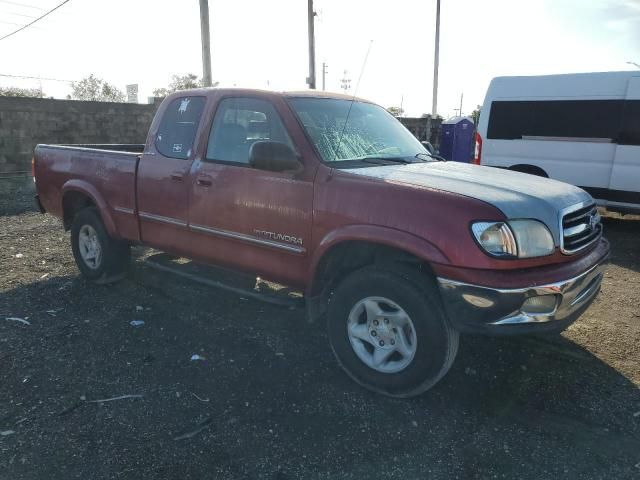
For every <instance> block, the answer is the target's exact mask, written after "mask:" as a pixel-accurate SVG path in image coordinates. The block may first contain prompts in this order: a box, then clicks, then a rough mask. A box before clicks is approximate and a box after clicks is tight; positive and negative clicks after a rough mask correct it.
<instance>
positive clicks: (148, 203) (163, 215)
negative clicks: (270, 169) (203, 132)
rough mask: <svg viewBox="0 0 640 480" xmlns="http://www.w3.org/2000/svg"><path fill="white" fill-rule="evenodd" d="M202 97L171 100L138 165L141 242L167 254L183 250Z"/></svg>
mask: <svg viewBox="0 0 640 480" xmlns="http://www.w3.org/2000/svg"><path fill="white" fill-rule="evenodd" d="M205 102H206V98H205V97H194V96H185V97H178V98H175V99H174V100H172V101H171V102H170V103H169V105H168V106H167V108H166V109H165V110H164V112H163V113H162V119H161V120H160V123H159V126H158V128H157V131H155V132H152V133H153V135H152V136H153V141H151V142H150V143H151V144H150V145H147V151H145V153H144V154H143V155H142V158H141V159H140V164H139V166H138V184H137V189H138V190H137V198H138V215H139V218H140V234H141V238H142V241H143V242H144V243H145V244H146V245H150V246H153V247H156V248H159V249H161V250H166V251H169V252H172V253H183V252H187V251H188V245H189V231H188V228H187V224H188V220H189V215H188V210H189V169H190V167H191V164H192V162H193V157H194V153H193V150H194V140H195V136H196V132H197V130H198V126H199V124H200V118H201V117H202V111H203V109H204V106H205Z"/></svg>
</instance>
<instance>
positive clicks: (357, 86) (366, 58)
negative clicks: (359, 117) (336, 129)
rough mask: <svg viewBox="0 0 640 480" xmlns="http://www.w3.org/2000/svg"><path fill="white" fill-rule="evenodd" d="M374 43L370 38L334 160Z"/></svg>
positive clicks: (334, 153)
mask: <svg viewBox="0 0 640 480" xmlns="http://www.w3.org/2000/svg"><path fill="white" fill-rule="evenodd" d="M372 44H373V40H369V46H368V47H367V54H366V55H365V56H364V61H363V62H362V68H360V75H358V82H357V83H356V89H355V90H354V91H353V96H352V97H351V103H349V110H347V117H346V118H345V119H344V125H342V131H341V132H340V136H339V137H338V145H337V146H336V149H335V150H334V152H333V159H334V160H335V159H336V158H338V151H339V150H340V144H341V143H342V136H343V135H344V131H345V129H346V128H347V122H348V121H349V115H351V107H353V102H355V100H356V95H357V94H358V88H360V80H362V74H363V73H364V67H365V66H366V65H367V60H368V59H369V52H370V51H371V45H372ZM345 73H346V72H345ZM345 77H346V75H345ZM345 91H346V90H345Z"/></svg>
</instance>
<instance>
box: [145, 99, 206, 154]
mask: <svg viewBox="0 0 640 480" xmlns="http://www.w3.org/2000/svg"><path fill="white" fill-rule="evenodd" d="M205 100H206V99H205V97H178V98H175V99H173V100H172V101H171V103H170V104H169V106H168V107H167V109H166V110H165V111H164V114H163V116H162V120H161V121H160V128H159V129H158V134H157V135H156V148H157V149H158V151H159V152H160V153H161V154H162V155H164V156H165V157H171V158H181V159H186V158H189V157H190V156H191V150H192V149H193V141H194V140H195V138H196V132H197V131H198V125H199V124H200V117H201V116H202V110H203V109H204V104H205Z"/></svg>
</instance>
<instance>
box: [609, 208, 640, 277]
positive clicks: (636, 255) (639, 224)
mask: <svg viewBox="0 0 640 480" xmlns="http://www.w3.org/2000/svg"><path fill="white" fill-rule="evenodd" d="M613 215H614V214H608V215H607V216H606V217H603V219H602V221H603V223H604V236H605V237H606V238H608V239H609V241H610V242H611V263H613V264H615V265H619V266H621V267H623V268H628V269H631V270H633V271H636V272H639V271H640V216H633V215H628V216H624V217H622V216H613Z"/></svg>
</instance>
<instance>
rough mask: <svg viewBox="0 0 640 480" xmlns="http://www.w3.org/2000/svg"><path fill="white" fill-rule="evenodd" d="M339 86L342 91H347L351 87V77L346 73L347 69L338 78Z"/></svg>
mask: <svg viewBox="0 0 640 480" xmlns="http://www.w3.org/2000/svg"><path fill="white" fill-rule="evenodd" d="M340 88H341V89H343V90H344V93H345V94H346V93H347V90H349V89H350V88H351V79H350V78H349V76H348V75H347V71H346V70H345V71H344V77H342V79H341V80H340Z"/></svg>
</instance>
